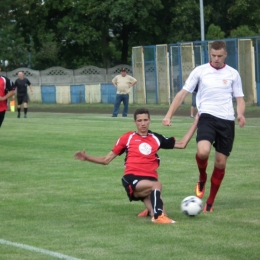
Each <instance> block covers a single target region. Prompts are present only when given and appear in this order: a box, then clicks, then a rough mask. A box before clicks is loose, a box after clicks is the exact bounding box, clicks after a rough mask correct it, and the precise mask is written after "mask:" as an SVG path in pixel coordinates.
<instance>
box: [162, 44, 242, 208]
mask: <svg viewBox="0 0 260 260" xmlns="http://www.w3.org/2000/svg"><path fill="white" fill-rule="evenodd" d="M226 57H227V51H226V44H225V42H224V41H215V42H213V43H212V44H211V48H210V58H211V62H209V63H207V64H204V65H201V66H198V67H196V68H195V69H194V70H193V71H192V72H191V73H190V75H189V77H188V79H187V80H186V82H185V85H184V86H183V88H182V90H180V91H179V92H178V93H177V95H176V96H175V98H174V100H173V101H172V104H171V106H170V108H169V110H168V112H167V114H166V116H165V118H164V119H163V124H164V125H165V126H170V125H171V117H172V116H173V114H174V113H175V111H176V110H177V108H178V107H179V106H180V105H181V104H182V102H183V101H184V99H185V97H186V96H187V94H188V93H192V92H193V91H194V89H195V87H196V85H197V84H199V87H198V92H197V97H196V103H197V109H198V113H199V116H200V118H199V122H198V130H197V137H196V141H197V153H196V162H197V165H198V169H199V173H200V175H199V180H198V183H197V185H196V187H195V194H196V196H197V197H199V198H202V197H203V196H204V193H205V185H206V181H207V173H206V169H207V165H208V158H209V154H210V150H211V145H212V144H213V147H214V148H215V161H214V169H213V172H212V176H211V187H210V194H209V197H208V199H207V201H206V204H205V207H204V210H203V211H204V212H212V211H213V203H214V200H215V197H216V195H217V192H218V190H219V187H220V185H221V182H222V180H223V178H224V175H225V168H226V163H227V158H228V156H229V155H230V153H231V150H232V147H233V142H234V137H235V122H234V121H235V116H234V114H235V113H234V108H233V102H232V101H233V97H234V98H235V99H236V104H237V106H236V110H237V120H238V125H239V126H240V127H243V126H244V125H245V117H244V111H245V101H244V98H243V97H244V94H243V89H242V83H241V78H240V75H239V73H238V71H237V70H235V69H233V68H232V67H230V66H228V65H227V64H226V63H225V58H226Z"/></svg>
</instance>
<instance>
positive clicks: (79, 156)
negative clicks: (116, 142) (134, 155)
mask: <svg viewBox="0 0 260 260" xmlns="http://www.w3.org/2000/svg"><path fill="white" fill-rule="evenodd" d="M116 156H117V154H115V153H114V152H112V151H111V152H109V153H108V154H107V155H106V156H103V157H102V156H100V157H99V156H90V155H87V154H86V152H85V150H83V151H78V152H76V153H75V154H74V157H75V159H76V160H80V161H89V162H93V163H97V164H104V165H107V164H109V163H110V162H111V161H112V160H113V159H114V158H116Z"/></svg>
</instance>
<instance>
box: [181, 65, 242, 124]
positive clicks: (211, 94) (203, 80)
mask: <svg viewBox="0 0 260 260" xmlns="http://www.w3.org/2000/svg"><path fill="white" fill-rule="evenodd" d="M197 84H199V89H198V92H197V97H196V104H197V109H198V113H199V115H200V114H202V113H207V114H210V115H213V116H215V117H218V118H222V119H226V120H235V116H234V114H235V112H234V108H233V102H232V100H233V97H243V96H244V94H243V89H242V82H241V78H240V75H239V73H238V71H237V70H235V69H233V68H232V67H230V66H228V65H227V64H225V66H224V67H223V68H221V69H216V68H214V67H212V66H211V65H210V63H207V64H204V65H201V66H198V67H196V68H195V69H194V70H193V71H192V72H191V74H190V75H189V77H188V79H187V80H186V82H185V85H184V86H183V89H185V90H187V91H188V92H190V93H192V92H193V91H194V89H195V87H196V85H197Z"/></svg>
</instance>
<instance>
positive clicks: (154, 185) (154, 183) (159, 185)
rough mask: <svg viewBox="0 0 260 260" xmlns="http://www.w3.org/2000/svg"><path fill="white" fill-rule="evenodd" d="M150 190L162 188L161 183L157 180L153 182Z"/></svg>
mask: <svg viewBox="0 0 260 260" xmlns="http://www.w3.org/2000/svg"><path fill="white" fill-rule="evenodd" d="M152 190H160V191H161V190H162V183H161V182H159V181H156V182H153V186H152Z"/></svg>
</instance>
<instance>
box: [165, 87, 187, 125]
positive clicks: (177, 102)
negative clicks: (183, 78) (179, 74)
mask: <svg viewBox="0 0 260 260" xmlns="http://www.w3.org/2000/svg"><path fill="white" fill-rule="evenodd" d="M188 93H189V92H188V91H187V90H185V89H181V90H180V91H179V92H178V93H177V95H176V96H175V98H174V99H173V101H172V103H171V106H170V108H169V110H168V112H167V114H166V116H165V117H164V119H163V121H162V123H163V125H165V126H170V125H171V118H172V116H173V115H174V113H175V112H176V110H177V109H178V108H179V106H180V105H181V104H182V102H183V101H184V99H185V97H186V96H187V95H188Z"/></svg>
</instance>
